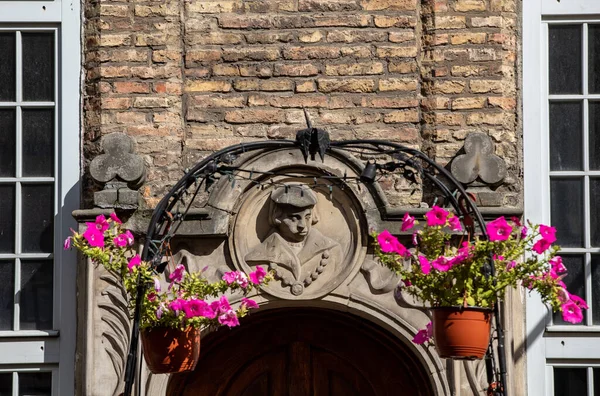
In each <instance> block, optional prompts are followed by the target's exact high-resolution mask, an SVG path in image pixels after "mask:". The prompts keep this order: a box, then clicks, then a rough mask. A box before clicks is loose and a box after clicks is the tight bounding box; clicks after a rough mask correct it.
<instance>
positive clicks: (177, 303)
mask: <svg viewBox="0 0 600 396" xmlns="http://www.w3.org/2000/svg"><path fill="white" fill-rule="evenodd" d="M185 303H186V301H185V300H183V299H181V298H178V299H177V300H173V301H171V302H170V303H169V309H170V310H171V311H174V312H175V315H179V312H180V311H183V306H184V305H185Z"/></svg>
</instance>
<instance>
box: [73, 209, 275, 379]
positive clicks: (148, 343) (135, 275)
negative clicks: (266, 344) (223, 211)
mask: <svg viewBox="0 0 600 396" xmlns="http://www.w3.org/2000/svg"><path fill="white" fill-rule="evenodd" d="M86 225H87V227H86V229H85V231H84V232H83V233H82V234H79V233H77V232H75V231H73V235H72V236H70V237H69V238H67V239H66V240H65V243H64V247H65V249H69V248H71V247H75V248H76V249H77V250H79V251H80V252H81V253H82V254H83V255H84V256H86V257H88V258H90V259H91V260H92V262H93V263H94V264H97V265H102V266H103V267H104V268H105V269H106V270H107V271H109V272H110V273H112V274H113V275H114V276H115V277H116V278H117V279H119V280H120V281H121V283H122V285H123V287H124V289H125V291H126V292H127V295H128V302H129V308H130V311H131V313H133V310H134V308H135V301H136V298H137V295H138V293H139V292H140V291H142V292H143V293H144V295H143V296H142V299H141V301H142V303H141V309H140V329H141V335H142V345H143V347H144V357H145V359H146V363H147V364H148V367H149V368H150V370H151V371H152V372H153V373H171V372H181V371H190V370H193V369H194V368H195V366H196V363H197V361H198V357H199V352H200V330H201V329H202V328H205V327H209V326H211V327H218V326H227V327H235V326H238V325H239V324H240V322H239V318H241V317H244V316H246V315H247V314H248V312H249V310H251V309H255V308H258V304H257V303H256V301H254V300H252V299H249V298H247V297H245V295H247V294H248V293H249V292H250V291H252V290H254V289H255V288H257V287H258V286H259V285H261V284H266V283H267V282H268V281H270V280H271V279H272V275H271V274H269V273H267V272H266V271H265V270H264V269H263V268H262V267H257V268H256V270H255V271H254V272H251V273H250V274H245V273H244V272H240V271H231V272H227V273H225V274H224V275H223V278H222V279H221V280H220V281H218V282H212V283H211V282H208V280H207V279H206V278H205V277H204V276H203V274H202V272H200V273H189V272H187V271H186V270H185V267H184V266H183V265H181V264H179V265H176V266H175V268H173V270H172V271H171V273H170V275H169V281H170V282H169V284H168V287H166V290H163V287H162V285H161V281H160V279H159V275H158V273H156V271H155V269H154V268H153V267H152V266H151V265H150V263H148V262H145V261H142V259H141V258H140V256H139V255H138V254H136V252H135V250H134V248H133V246H134V237H133V234H132V233H131V232H130V231H129V230H124V229H123V225H122V222H121V220H120V219H119V218H118V217H117V215H116V214H115V213H112V214H111V215H110V217H109V218H106V217H105V216H103V215H100V216H98V217H96V221H95V222H93V223H92V222H88V223H86ZM139 285H143V286H146V287H138V286H139ZM234 292H241V293H242V294H243V295H244V297H242V298H241V303H240V304H239V306H238V308H237V309H233V308H232V307H231V304H230V301H229V299H228V297H227V294H231V293H234Z"/></svg>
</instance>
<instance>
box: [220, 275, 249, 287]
mask: <svg viewBox="0 0 600 396" xmlns="http://www.w3.org/2000/svg"><path fill="white" fill-rule="evenodd" d="M222 279H223V280H224V281H225V282H226V283H227V284H228V285H231V284H233V283H237V284H238V285H239V286H240V287H241V288H243V289H245V288H246V287H248V277H247V276H246V274H244V273H243V272H240V271H230V272H225V273H224V274H223V278H222Z"/></svg>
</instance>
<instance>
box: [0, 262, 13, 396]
mask: <svg viewBox="0 0 600 396" xmlns="http://www.w3.org/2000/svg"><path fill="white" fill-rule="evenodd" d="M0 284H1V285H2V287H0V330H12V329H13V310H14V304H15V301H14V293H15V266H14V263H13V262H12V261H6V260H3V261H0ZM0 389H1V388H0ZM1 395H2V393H1V392H0V396H1Z"/></svg>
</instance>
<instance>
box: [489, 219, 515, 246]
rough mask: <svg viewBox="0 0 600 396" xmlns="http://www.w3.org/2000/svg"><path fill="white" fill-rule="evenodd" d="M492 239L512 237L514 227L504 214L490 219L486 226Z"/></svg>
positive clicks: (503, 239) (502, 239)
mask: <svg viewBox="0 0 600 396" xmlns="http://www.w3.org/2000/svg"><path fill="white" fill-rule="evenodd" d="M485 228H486V230H487V233H488V235H489V237H490V241H492V242H495V241H506V240H507V239H508V238H509V237H510V233H511V232H512V227H511V226H510V225H509V224H508V223H507V222H506V220H505V219H504V216H502V217H498V218H497V219H496V220H493V221H490V222H489V223H487V225H486V226H485Z"/></svg>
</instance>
